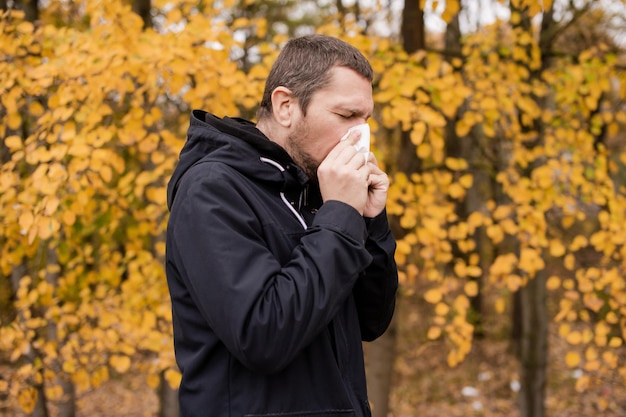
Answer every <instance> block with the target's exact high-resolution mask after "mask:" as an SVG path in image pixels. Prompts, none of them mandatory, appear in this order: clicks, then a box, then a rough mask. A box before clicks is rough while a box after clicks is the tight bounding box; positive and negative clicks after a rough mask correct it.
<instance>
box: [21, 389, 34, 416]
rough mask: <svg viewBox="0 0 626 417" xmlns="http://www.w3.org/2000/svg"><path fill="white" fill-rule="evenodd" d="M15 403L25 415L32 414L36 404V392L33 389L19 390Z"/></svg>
mask: <svg viewBox="0 0 626 417" xmlns="http://www.w3.org/2000/svg"><path fill="white" fill-rule="evenodd" d="M17 402H18V403H19V405H20V407H22V410H24V412H26V413H27V414H30V413H32V412H33V410H34V409H35V404H36V403H37V391H36V390H35V389H34V388H26V389H23V390H21V391H20V392H19V394H18V395H17Z"/></svg>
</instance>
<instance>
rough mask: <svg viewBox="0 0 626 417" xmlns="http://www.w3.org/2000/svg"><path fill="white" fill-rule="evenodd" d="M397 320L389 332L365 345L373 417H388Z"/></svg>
mask: <svg viewBox="0 0 626 417" xmlns="http://www.w3.org/2000/svg"><path fill="white" fill-rule="evenodd" d="M396 329H397V325H396V318H395V317H394V319H393V320H392V321H391V324H390V325H389V328H388V329H387V331H386V332H385V333H384V334H383V335H382V336H381V337H379V338H378V339H377V340H376V341H374V342H372V343H364V346H363V349H364V350H365V362H366V367H367V372H368V374H367V392H368V393H369V400H370V404H371V406H372V417H387V414H388V413H389V392H390V391H391V382H392V377H393V365H394V362H395V359H396V333H397V330H396Z"/></svg>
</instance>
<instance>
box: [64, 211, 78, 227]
mask: <svg viewBox="0 0 626 417" xmlns="http://www.w3.org/2000/svg"><path fill="white" fill-rule="evenodd" d="M61 217H62V220H63V223H64V224H65V225H67V226H72V225H73V224H74V223H75V222H76V213H74V212H73V211H70V210H65V211H64V212H63V214H62V215H61Z"/></svg>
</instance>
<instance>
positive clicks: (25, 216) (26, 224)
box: [17, 211, 35, 230]
mask: <svg viewBox="0 0 626 417" xmlns="http://www.w3.org/2000/svg"><path fill="white" fill-rule="evenodd" d="M34 221H35V217H34V216H33V213H31V212H29V211H27V212H25V213H22V214H20V217H19V219H18V221H17V222H18V224H19V225H20V228H21V229H22V230H28V229H30V227H31V226H32V225H33V222H34Z"/></svg>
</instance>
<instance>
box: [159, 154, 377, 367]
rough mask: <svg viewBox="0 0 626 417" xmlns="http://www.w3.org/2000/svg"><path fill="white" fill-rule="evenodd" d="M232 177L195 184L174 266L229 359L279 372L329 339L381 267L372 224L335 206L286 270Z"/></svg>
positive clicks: (209, 177) (222, 174)
mask: <svg viewBox="0 0 626 417" xmlns="http://www.w3.org/2000/svg"><path fill="white" fill-rule="evenodd" d="M232 174H233V172H232V171H231V170H230V168H228V167H226V166H224V165H221V164H213V165H212V166H211V168H210V169H207V168H206V167H200V166H197V167H194V168H192V169H191V170H190V171H188V172H187V174H185V178H184V179H183V181H182V182H181V185H180V188H179V191H178V193H177V197H176V200H175V202H174V206H173V207H172V213H171V216H172V218H171V219H170V224H171V227H172V229H171V235H172V239H173V243H174V244H173V245H172V247H173V248H176V249H175V253H173V256H174V257H175V259H176V263H177V265H180V269H181V271H183V273H182V274H181V276H182V279H183V280H184V283H185V286H186V287H187V288H188V290H189V292H190V294H191V297H192V298H193V300H194V302H195V304H196V305H197V306H198V308H199V310H200V311H201V313H202V316H203V318H204V319H205V320H206V322H207V323H208V324H209V325H210V327H211V328H212V329H213V330H214V332H215V334H216V335H217V336H218V337H219V338H220V340H221V341H222V342H223V343H224V345H225V346H226V347H227V348H228V349H229V351H230V352H231V353H232V354H233V355H234V356H235V357H236V358H237V359H238V360H239V361H240V362H242V363H243V364H244V365H246V366H248V367H249V368H250V369H254V370H255V371H257V372H263V373H272V372H277V371H279V370H281V369H282V368H284V367H285V366H287V365H288V364H289V363H290V361H291V360H293V358H294V357H295V356H296V355H297V354H298V353H300V351H301V350H302V349H303V348H305V347H306V346H307V345H308V344H309V343H310V342H311V341H312V340H313V339H314V338H315V337H316V336H317V335H318V334H319V333H320V332H321V331H323V329H324V328H325V327H326V326H327V325H328V323H329V322H330V321H331V320H332V318H333V317H334V316H335V314H336V313H337V311H338V309H339V307H340V306H341V305H342V304H343V302H344V301H345V300H346V298H347V297H348V296H349V295H350V294H351V291H352V288H353V286H354V283H355V281H356V279H357V277H358V271H362V270H364V269H365V268H366V266H367V265H368V264H370V262H371V261H372V255H371V254H370V253H369V251H368V250H367V249H366V248H365V244H364V242H365V236H366V230H365V223H364V222H363V218H362V217H361V216H360V215H359V214H358V213H357V212H356V211H355V210H354V209H353V208H352V207H350V206H348V205H346V204H342V203H339V202H328V203H327V204H324V205H323V207H321V208H320V210H319V212H318V213H317V215H316V218H315V221H314V224H313V225H312V227H311V228H309V229H308V230H307V232H306V233H305V234H304V235H303V236H302V237H301V239H300V244H299V245H297V246H296V247H295V248H294V250H293V251H292V253H291V258H290V260H289V261H288V262H286V263H284V262H283V263H282V264H281V262H279V261H278V259H277V257H276V256H275V255H274V254H273V253H272V252H271V251H270V249H269V248H268V242H267V236H266V235H265V229H264V228H263V225H262V224H261V220H260V219H259V218H258V212H256V211H255V207H252V206H251V205H250V199H249V198H248V197H249V196H247V195H246V193H245V192H244V191H243V190H242V189H241V187H238V185H237V184H236V183H233V181H232ZM294 221H295V220H294Z"/></svg>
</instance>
